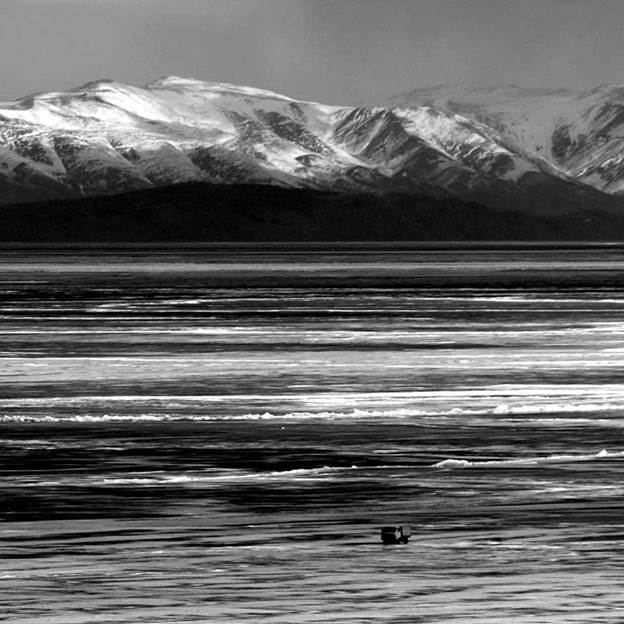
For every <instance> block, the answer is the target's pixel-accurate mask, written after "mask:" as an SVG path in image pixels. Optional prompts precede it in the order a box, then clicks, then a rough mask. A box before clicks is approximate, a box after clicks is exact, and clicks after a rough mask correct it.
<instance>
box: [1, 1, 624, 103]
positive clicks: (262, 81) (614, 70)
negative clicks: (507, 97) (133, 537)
mask: <svg viewBox="0 0 624 624" xmlns="http://www.w3.org/2000/svg"><path fill="white" fill-rule="evenodd" d="M164 74H178V75H182V76H190V77H194V78H201V79H205V80H215V81H223V82H234V83H238V84H247V85H252V86H257V87H264V88H268V89H272V90H275V91H278V92H281V93H284V94H287V95H291V96H292V97H296V98H301V99H316V100H320V101H324V102H328V103H337V104H348V103H354V102H358V101H370V100H375V99H383V98H385V97H387V96H390V95H395V94H397V93H400V92H403V91H406V90H409V89H412V88H415V87H422V86H428V85H433V84H441V83H460V84H463V85H475V86H480V85H493V84H519V85H525V86H566V87H574V88H590V87H593V86H595V85H597V84H600V83H618V84H621V83H624V0H0V98H3V99H6V98H12V97H17V96H22V95H26V94H28V93H31V92H34V91H42V90H49V89H64V88H69V87H72V86H77V85H79V84H82V83H84V82H87V81H90V80H94V79H96V78H106V77H109V78H114V79H117V80H121V81H124V82H130V83H133V84H138V85H142V84H145V83H147V82H150V81H151V80H153V79H155V78H157V77H159V76H161V75H164Z"/></svg>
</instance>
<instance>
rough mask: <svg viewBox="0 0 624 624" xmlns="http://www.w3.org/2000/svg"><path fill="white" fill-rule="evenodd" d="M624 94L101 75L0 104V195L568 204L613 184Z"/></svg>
mask: <svg viewBox="0 0 624 624" xmlns="http://www.w3.org/2000/svg"><path fill="white" fill-rule="evenodd" d="M618 94H619V95H618ZM620 95H621V92H620V89H619V88H617V87H613V88H612V89H611V91H605V90H604V89H602V90H599V91H596V92H595V93H593V94H584V95H578V94H574V93H571V92H568V91H550V90H548V91H544V90H523V89H521V88H519V87H502V88H496V89H487V90H471V91H468V92H462V91H461V90H460V89H459V88H458V87H433V88H429V89H421V90H416V91H412V92H410V93H409V94H405V95H403V96H398V97H397V98H393V99H392V100H391V101H390V102H389V103H388V104H387V105H382V106H375V107H345V106H331V105H326V104H320V103H315V102H304V101H298V100H295V99H293V98H290V97H287V96H283V95H280V94H278V93H274V92H272V91H268V90H264V89H258V88H255V87H247V86H239V85H233V84H229V83H222V82H208V81H203V80H196V79H193V78H184V77H180V76H165V77H162V78H159V79H158V80H156V81H154V82H152V83H150V84H148V85H146V86H145V87H136V86H132V85H127V84H123V83H120V82H117V81H114V80H97V81H94V82H90V83H87V84H85V85H82V86H80V87H77V88H75V89H71V90H68V91H64V92H62V91H55V92H50V93H41V94H37V95H35V96H31V97H28V98H24V99H22V100H19V101H17V102H5V103H0V203H10V202H16V201H29V200H36V199H54V198H57V197H58V198H61V197H76V196H81V195H101V194H107V193H118V192H123V191H129V190H137V189H145V188H150V187H158V186H163V185H170V184H176V183H179V182H187V181H207V182H212V183H262V184H277V185H282V186H289V187H301V188H315V189H323V190H329V189H331V190H342V191H349V192H367V193H369V192H374V193H388V192H406V193H421V194H422V193H426V194H430V193H434V194H436V195H452V196H456V197H460V198H462V199H470V200H476V201H479V202H482V203H485V204H487V205H489V206H493V207H503V208H506V209H508V208H518V209H522V210H528V211H537V212H540V211H542V212H544V211H547V212H548V211H550V212H553V211H555V212H556V211H560V210H567V209H568V208H569V209H575V207H578V206H579V205H581V204H583V202H588V201H591V202H594V203H595V202H596V201H598V202H600V201H601V199H600V198H601V196H600V194H598V197H597V196H595V195H592V194H591V193H592V189H591V187H586V186H582V185H578V184H576V183H574V184H573V183H572V181H574V180H581V181H583V182H585V183H587V184H592V185H594V186H598V187H599V188H602V187H608V188H605V190H609V191H611V190H615V191H617V190H618V189H619V188H620V186H621V185H623V184H624V182H623V181H624V157H621V156H620V155H619V154H620V153H624V149H622V150H621V152H617V151H616V148H618V146H619V143H618V141H620V138H618V137H620V136H624V132H620V130H619V128H620V125H621V122H622V119H624V112H623V111H622V107H621V105H620V104H619V99H618V98H619V97H620ZM621 118H622V119H621ZM592 133H593V134H592ZM593 135H596V136H599V137H600V141H598V142H597V141H594V142H593V144H594V145H599V146H600V150H599V151H600V154H599V156H600V159H599V161H598V164H597V165H596V166H594V165H589V164H588V163H587V162H586V160H585V157H584V154H585V149H586V147H587V145H588V141H589V139H588V137H590V136H593ZM592 140H593V139H592ZM621 140H622V141H624V138H623V139H621ZM612 146H615V148H613V147H612ZM623 147H624V146H623ZM596 149H597V148H596ZM591 167H594V168H593V169H592V168H591ZM596 167H597V168H596ZM620 169H621V170H622V176H621V180H622V181H621V180H620V173H619V172H620ZM605 180H609V184H606V185H605V184H604V181H605ZM588 194H589V195H588ZM579 202H580V203H579Z"/></svg>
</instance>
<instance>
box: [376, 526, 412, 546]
mask: <svg viewBox="0 0 624 624" xmlns="http://www.w3.org/2000/svg"><path fill="white" fill-rule="evenodd" d="M411 534H412V530H411V529H410V527H409V526H408V525H406V524H404V525H402V526H398V527H394V526H386V527H381V541H382V542H383V543H384V544H407V542H409V538H410V535H411Z"/></svg>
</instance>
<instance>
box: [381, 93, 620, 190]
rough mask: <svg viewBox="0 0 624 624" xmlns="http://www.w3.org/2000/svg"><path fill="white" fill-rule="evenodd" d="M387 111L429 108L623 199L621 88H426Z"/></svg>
mask: <svg viewBox="0 0 624 624" xmlns="http://www.w3.org/2000/svg"><path fill="white" fill-rule="evenodd" d="M388 105H389V106H392V107H395V106H396V107H401V108H408V109H414V110H421V108H422V107H423V106H432V107H434V108H436V109H438V110H441V111H444V112H446V113H447V114H458V115H462V116H464V117H466V118H468V119H470V120H472V121H473V122H476V123H482V124H484V125H485V126H487V127H488V128H490V129H491V130H492V131H493V132H495V133H496V134H497V135H498V136H499V137H500V139H501V141H502V143H503V144H504V145H506V146H507V147H508V148H509V149H510V150H512V151H513V152H514V153H517V154H522V155H523V156H524V157H526V158H528V159H531V160H532V159H535V158H542V159H544V160H545V161H546V162H548V163H550V164H551V165H552V166H553V168H554V169H553V172H554V173H557V172H559V173H560V174H562V175H565V176H568V177H570V178H572V179H574V180H577V181H579V182H582V183H584V184H588V185H591V186H593V187H595V188H597V189H600V190H602V191H605V192H607V193H624V87H622V86H602V87H598V88H596V89H592V90H591V91H585V92H577V91H571V90H567V89H557V90H554V89H552V90H549V89H525V88H521V87H515V86H507V87H498V88H480V89H461V88H457V87H447V86H441V87H431V88H427V89H416V90H414V91H411V92H409V93H405V94H402V95H399V96H396V97H393V98H391V99H390V100H389V102H388Z"/></svg>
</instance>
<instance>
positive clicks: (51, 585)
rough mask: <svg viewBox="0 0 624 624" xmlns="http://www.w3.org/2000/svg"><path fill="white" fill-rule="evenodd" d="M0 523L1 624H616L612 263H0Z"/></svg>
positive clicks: (619, 272) (209, 251) (618, 293)
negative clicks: (397, 531) (403, 539)
mask: <svg viewBox="0 0 624 624" xmlns="http://www.w3.org/2000/svg"><path fill="white" fill-rule="evenodd" d="M0 503H1V504H0V621H6V622H10V623H11V624H26V623H29V624H30V623H32V624H35V623H36V624H44V623H45V624H68V623H80V624H82V623H91V622H93V623H96V622H97V623H109V622H110V623H115V624H120V623H123V624H138V623H149V624H160V623H165V622H171V623H174V622H175V623H181V622H185V623H186V622H245V621H248V622H267V623H269V622H270V623H294V622H310V623H312V622H313V623H318V622H328V623H332V624H343V623H344V624H346V623H360V622H392V623H399V622H403V623H407V622H410V623H413V622H420V623H434V622H435V623H447V622H457V623H474V624H477V623H478V624H483V623H490V622H491V623H497V624H498V623H500V622H514V623H516V622H517V623H534V624H537V623H538V622H539V623H543V622H547V623H552V622H579V623H581V622H582V623H587V622H613V623H616V622H621V621H623V620H624V598H623V591H624V587H623V581H622V578H623V574H624V563H623V561H624V248H623V247H619V246H614V245H605V246H601V245H596V246H589V247H583V246H569V247H564V248H561V247H554V246H548V245H541V246H524V247H522V246H520V247H518V246H516V247H505V246H490V247H488V248H477V247H470V246H456V247H450V248H444V247H442V246H430V247H422V246H421V247H411V246H409V245H403V246H400V247H388V246H369V247H358V246H357V245H350V246H347V247H346V248H344V249H340V248H339V247H337V246H325V247H320V248H309V247H305V246H298V247H296V248H294V249H291V250H287V249H285V248H281V247H279V246H274V247H272V248H267V249H260V248H256V247H244V248H236V247H234V246H232V247H222V248H216V247H203V248H201V247H198V248H193V247H188V246H187V247H183V248H175V247H162V248H154V249H148V248H133V247H120V248H116V249H115V248H110V249H108V250H102V249H98V248H97V247H92V248H88V249H72V248H64V249H55V248H49V249H39V250H32V249H26V248H20V247H14V248H10V249H7V250H5V251H4V252H3V253H2V255H1V257H0ZM395 522H396V523H407V524H410V525H411V527H412V533H413V534H412V539H411V541H410V543H409V544H408V545H405V546H383V545H382V544H381V542H380V538H379V530H380V527H381V526H383V525H386V524H394V523H395Z"/></svg>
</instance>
